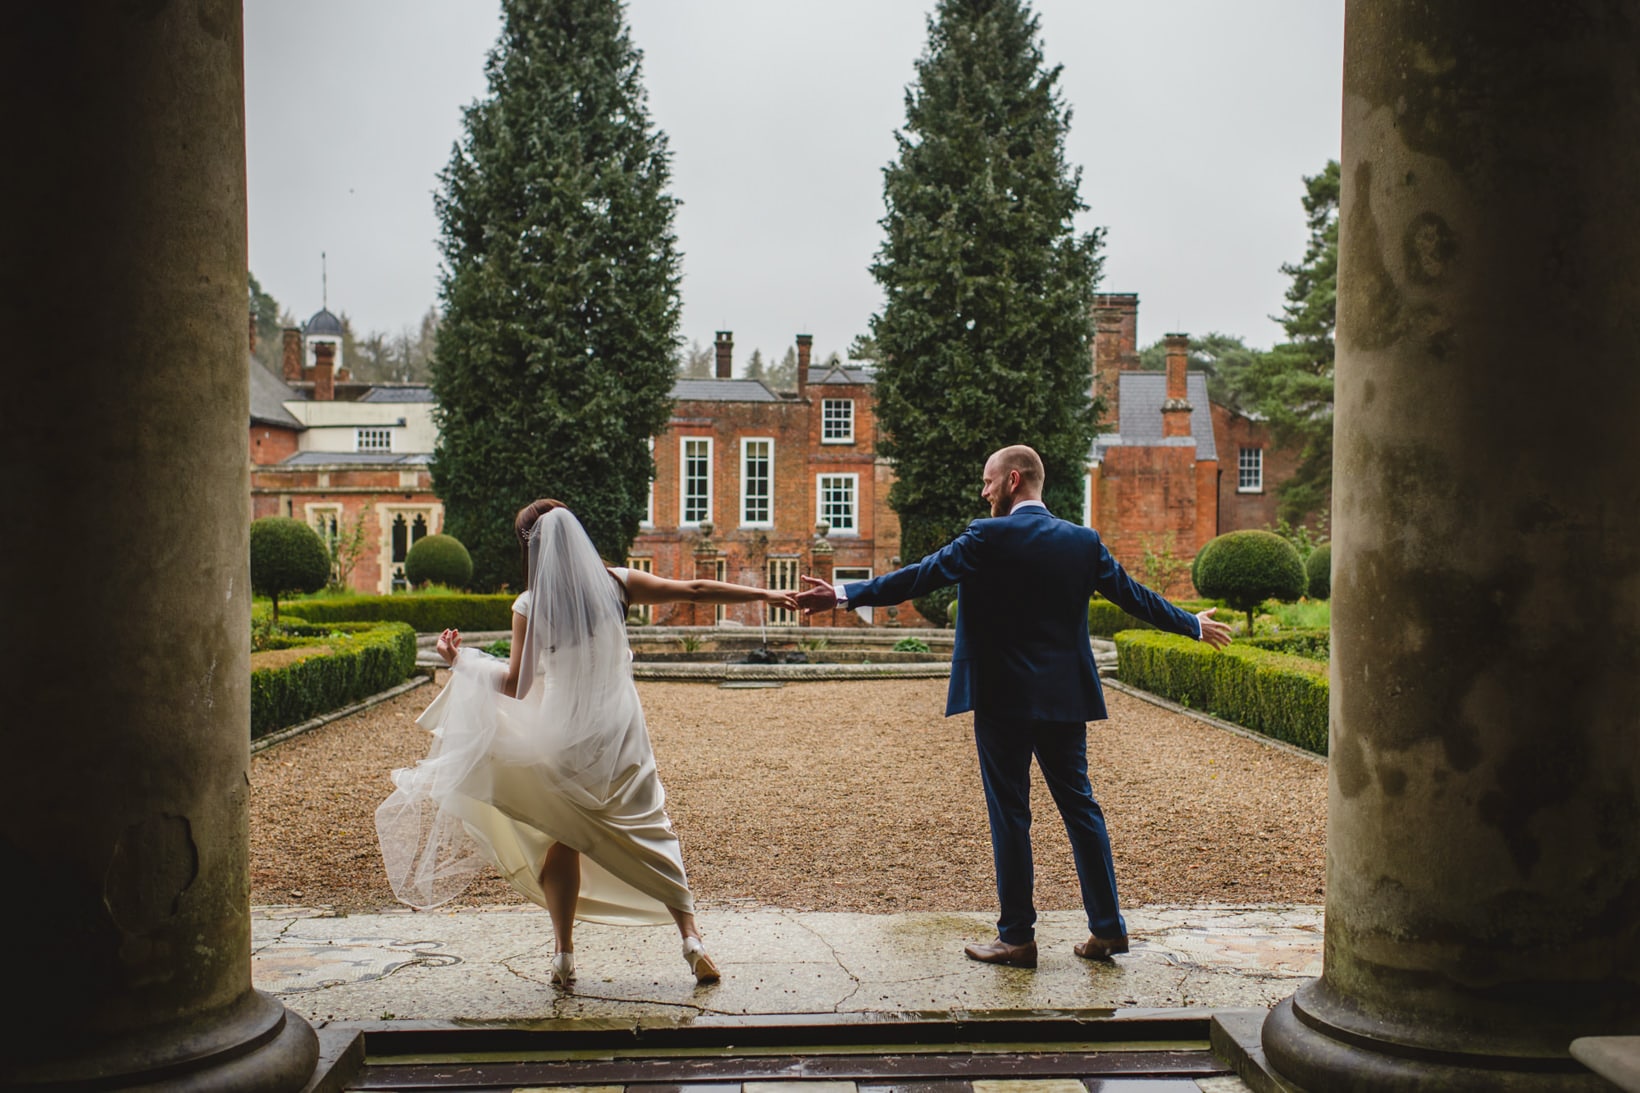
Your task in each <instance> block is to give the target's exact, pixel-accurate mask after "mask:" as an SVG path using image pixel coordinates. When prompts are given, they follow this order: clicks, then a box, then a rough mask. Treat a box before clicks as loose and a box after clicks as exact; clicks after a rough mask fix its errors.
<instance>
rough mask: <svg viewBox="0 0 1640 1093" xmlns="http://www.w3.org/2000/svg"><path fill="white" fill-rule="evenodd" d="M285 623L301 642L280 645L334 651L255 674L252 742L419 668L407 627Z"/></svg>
mask: <svg viewBox="0 0 1640 1093" xmlns="http://www.w3.org/2000/svg"><path fill="white" fill-rule="evenodd" d="M281 621H282V622H284V623H285V624H286V629H287V632H288V633H293V634H294V635H296V638H297V640H294V641H281V642H279V643H278V644H279V645H280V646H281V647H284V648H292V647H299V646H301V645H302V644H308V643H311V644H314V645H320V644H329V645H331V646H332V647H333V648H336V651H335V652H333V653H328V654H322V655H320V656H312V657H308V658H306V659H305V660H299V661H297V662H296V663H294V664H287V665H285V666H284V667H282V668H260V669H256V670H254V671H252V672H251V739H252V740H255V739H256V738H257V737H259V736H265V735H267V734H268V733H271V732H277V731H278V730H280V729H283V728H287V727H289V726H291V725H296V724H300V723H301V722H303V721H306V720H307V719H308V718H310V717H313V716H315V715H316V714H321V713H325V712H326V711H328V710H334V709H338V708H340V707H342V706H347V705H349V704H351V703H354V702H358V701H359V700H360V699H363V698H368V697H369V696H371V695H373V694H376V693H377V692H379V691H385V690H387V689H388V688H389V687H392V686H395V685H396V684H399V683H402V682H404V680H406V679H408V678H409V676H410V673H411V672H413V671H414V670H415V667H416V632H415V631H414V630H413V629H411V628H410V626H409V625H407V624H406V623H403V622H386V623H352V624H349V623H331V624H328V625H326V626H323V627H319V626H312V625H303V624H302V623H303V620H298V619H295V618H287V619H283V620H281ZM305 621H306V622H308V623H311V622H312V621H313V620H311V619H307V620H305ZM343 635H345V636H343ZM338 646H339V648H337V647H338Z"/></svg>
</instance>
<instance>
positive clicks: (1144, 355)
mask: <svg viewBox="0 0 1640 1093" xmlns="http://www.w3.org/2000/svg"><path fill="white" fill-rule="evenodd" d="M1187 352H1188V356H1187V358H1186V363H1185V367H1186V368H1188V369H1189V370H1190V371H1192V372H1201V373H1203V374H1205V375H1206V376H1207V397H1208V398H1210V399H1212V400H1213V401H1214V402H1216V403H1218V404H1219V405H1221V406H1228V407H1230V408H1231V409H1233V410H1240V409H1241V408H1242V407H1241V405H1240V402H1239V401H1238V400H1239V398H1240V396H1241V392H1240V391H1238V390H1236V389H1234V388H1232V386H1231V384H1230V382H1229V379H1228V377H1233V376H1234V375H1236V374H1237V373H1238V371H1239V370H1241V369H1245V368H1247V367H1249V366H1250V365H1251V364H1252V363H1253V362H1254V361H1255V360H1256V359H1257V358H1258V356H1259V354H1260V351H1259V350H1257V349H1252V348H1249V347H1248V345H1247V343H1246V342H1245V341H1244V340H1243V339H1242V337H1241V335H1239V334H1220V333H1217V332H1213V333H1209V334H1203V335H1202V336H1201V337H1199V338H1197V337H1192V338H1191V339H1190V346H1189V349H1188V351H1187ZM1139 367H1140V368H1144V369H1147V370H1149V371H1153V372H1160V371H1163V370H1164V369H1166V368H1167V346H1166V344H1165V343H1164V342H1163V340H1162V339H1161V338H1157V339H1156V340H1155V341H1154V342H1151V343H1150V344H1149V345H1147V346H1145V347H1144V348H1143V349H1141V350H1139Z"/></svg>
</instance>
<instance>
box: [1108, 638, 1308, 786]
mask: <svg viewBox="0 0 1640 1093" xmlns="http://www.w3.org/2000/svg"><path fill="white" fill-rule="evenodd" d="M1115 640H1116V657H1117V660H1116V665H1117V667H1116V675H1117V678H1119V679H1120V680H1121V681H1122V682H1123V683H1126V684H1128V685H1129V686H1133V687H1138V688H1140V689H1142V690H1146V691H1150V692H1152V693H1153V694H1158V695H1161V696H1162V697H1163V698H1168V699H1171V700H1173V701H1174V702H1177V703H1179V704H1181V705H1184V706H1189V707H1190V708H1192V709H1197V710H1202V711H1204V712H1205V713H1209V714H1212V715H1213V716H1214V717H1220V718H1223V719H1224V720H1226V721H1232V722H1234V723H1236V724H1237V725H1241V726H1242V727H1244V728H1248V729H1253V730H1254V731H1256V732H1260V733H1263V734H1264V735H1265V736H1270V737H1274V738H1275V739H1277V740H1283V741H1286V742H1287V743H1289V744H1293V745H1296V746H1298V747H1300V748H1303V749H1304V750H1306V751H1312V752H1315V753H1316V754H1317V755H1326V754H1327V699H1328V679H1327V666H1326V665H1325V664H1322V663H1320V662H1319V661H1314V660H1310V659H1307V658H1305V657H1298V656H1291V655H1288V654H1285V653H1274V652H1270V651H1268V650H1264V649H1255V648H1252V647H1250V646H1248V645H1246V644H1244V643H1242V642H1233V643H1232V644H1230V645H1229V646H1228V647H1226V648H1225V649H1222V650H1220V651H1218V652H1215V651H1214V650H1213V649H1212V647H1211V646H1208V645H1204V644H1203V643H1201V642H1199V641H1196V640H1194V639H1193V638H1185V637H1180V636H1178V635H1177V634H1164V633H1161V632H1159V631H1155V630H1124V631H1122V632H1121V633H1118V634H1117V635H1116V639H1115Z"/></svg>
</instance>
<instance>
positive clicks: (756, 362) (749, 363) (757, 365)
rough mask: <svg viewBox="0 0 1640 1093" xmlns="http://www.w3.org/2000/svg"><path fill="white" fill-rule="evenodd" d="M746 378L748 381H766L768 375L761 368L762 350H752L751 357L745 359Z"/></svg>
mask: <svg viewBox="0 0 1640 1093" xmlns="http://www.w3.org/2000/svg"><path fill="white" fill-rule="evenodd" d="M746 378H747V379H749V380H763V379H767V378H768V375H767V373H766V372H765V371H764V368H763V350H761V349H754V350H752V355H751V356H749V357H747V358H746Z"/></svg>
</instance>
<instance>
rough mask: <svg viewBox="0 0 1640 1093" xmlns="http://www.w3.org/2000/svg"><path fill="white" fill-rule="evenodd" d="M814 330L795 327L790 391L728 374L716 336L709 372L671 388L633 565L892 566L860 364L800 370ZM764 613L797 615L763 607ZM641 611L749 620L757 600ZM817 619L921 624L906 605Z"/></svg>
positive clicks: (833, 573) (892, 523)
mask: <svg viewBox="0 0 1640 1093" xmlns="http://www.w3.org/2000/svg"><path fill="white" fill-rule="evenodd" d="M811 348H812V339H811V338H810V337H809V336H808V335H806V334H800V335H798V336H797V358H798V365H797V377H798V379H797V391H796V392H791V393H776V392H774V391H771V390H770V389H769V388H768V387H766V386H765V385H764V384H763V383H762V382H760V381H757V380H737V379H732V378H731V375H732V369H733V353H734V338H733V335H732V334H731V333H730V332H728V331H720V332H719V333H718V335H717V343H716V349H717V368H716V373H717V374H716V378H714V379H705V380H689V379H683V380H679V381H678V382H677V385H676V386H675V387H674V388H673V398H674V399H675V403H674V406H673V410H672V419H671V420H670V421H669V422H668V423H667V426H666V429H665V430H664V431H663V432H662V433H661V435H660V436H659V437H657V438H656V439H655V442H654V443H655V448H654V453H655V482H654V485H653V488H652V490H651V494H650V503H649V513H648V518H647V519H646V520H645V521H644V524H643V527H642V529H641V530H640V532H639V534H638V537H637V539H636V540H635V541H634V542H633V544H632V553H631V564H632V565H634V566H636V567H638V568H642V569H646V570H649V571H651V572H653V573H655V574H657V575H659V576H662V577H674V578H689V577H708V578H716V579H720V580H728V581H735V582H738V583H743V584H757V585H763V586H766V587H771V588H793V589H795V588H799V587H800V583H799V581H798V576H799V575H800V574H813V575H816V576H819V577H821V578H823V579H826V580H861V579H863V578H866V577H872V576H877V575H879V574H881V573H884V572H887V571H888V570H890V569H893V568H895V567H897V566H898V565H899V564H900V557H899V546H900V525H899V520H898V518H897V517H895V515H894V513H893V512H892V511H891V510H890V509H889V508H888V503H887V501H888V487H889V485H890V483H891V482H892V481H893V478H892V472H891V471H890V470H889V468H888V466H887V465H886V464H885V463H884V462H883V461H882V460H880V459H878V458H877V455H876V449H877V437H878V433H877V419H876V400H875V395H874V385H873V380H872V376H871V373H870V372H869V371H868V370H865V369H860V368H847V367H842V366H833V367H828V368H825V369H824V370H811V362H810V351H811ZM770 614H771V617H770V618H769V620H768V621H769V622H771V623H782V624H784V623H794V622H798V621H800V620H798V619H796V618H792V617H790V616H789V615H788V614H787V613H785V612H780V611H774V612H771V613H770ZM653 621H655V622H657V623H670V624H677V625H709V624H711V623H713V622H725V621H726V622H730V623H742V624H745V625H755V624H757V623H760V622H762V621H763V608H762V607H761V605H731V606H723V607H712V606H696V605H693V604H679V605H671V606H668V607H660V608H656V609H655V611H654V613H653ZM807 622H808V623H809V624H811V625H820V626H863V625H867V624H876V625H883V624H888V623H898V624H900V625H907V626H920V625H924V622H923V620H922V618H921V617H920V616H919V615H917V613H916V611H915V610H914V609H913V608H911V607H910V605H904V606H901V607H898V608H880V609H877V610H876V611H874V612H872V611H862V612H852V611H839V612H831V613H828V614H827V615H825V616H820V617H815V618H812V619H809V620H807Z"/></svg>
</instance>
